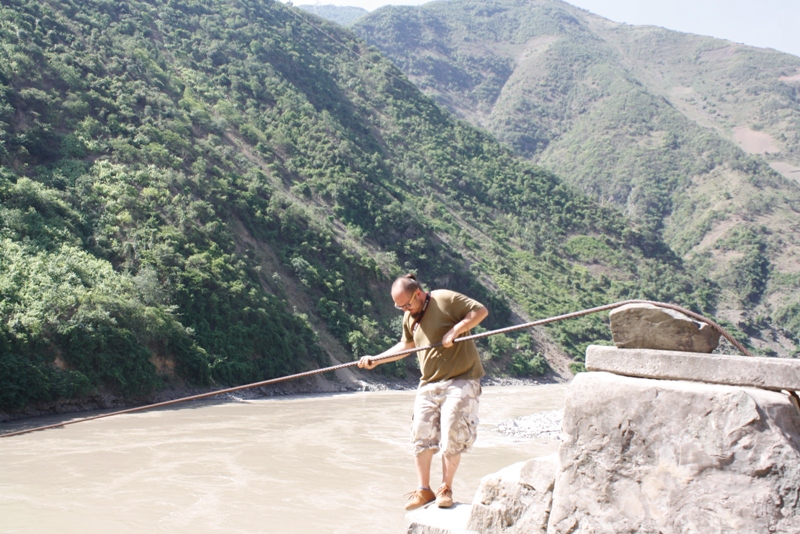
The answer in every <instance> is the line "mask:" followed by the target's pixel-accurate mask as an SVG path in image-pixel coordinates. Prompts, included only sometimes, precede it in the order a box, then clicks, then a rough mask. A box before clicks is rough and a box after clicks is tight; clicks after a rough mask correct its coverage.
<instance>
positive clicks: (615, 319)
mask: <svg viewBox="0 0 800 534" xmlns="http://www.w3.org/2000/svg"><path fill="white" fill-rule="evenodd" d="M609 319H610V320H611V335H612V337H613V339H614V345H616V346H617V347H618V348H621V349H656V350H679V351H686V352H705V353H709V352H711V351H713V350H714V349H715V348H717V345H719V332H717V331H716V330H714V329H713V328H711V327H710V326H709V325H708V324H706V323H702V322H699V321H695V320H694V319H692V318H691V317H688V316H686V315H684V314H682V313H680V312H677V311H675V310H670V309H667V308H660V307H658V306H654V305H652V304H626V305H625V306H621V307H619V308H616V309H614V310H611V312H610V313H609Z"/></svg>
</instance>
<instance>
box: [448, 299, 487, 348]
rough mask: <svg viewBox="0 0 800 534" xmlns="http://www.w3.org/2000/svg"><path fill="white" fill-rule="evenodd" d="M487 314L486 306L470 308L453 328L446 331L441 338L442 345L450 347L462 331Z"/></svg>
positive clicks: (468, 328)
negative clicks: (475, 308)
mask: <svg viewBox="0 0 800 534" xmlns="http://www.w3.org/2000/svg"><path fill="white" fill-rule="evenodd" d="M488 316H489V310H487V309H486V308H478V309H477V310H472V311H471V312H469V313H468V314H467V315H465V316H464V318H463V319H461V320H460V321H459V322H457V323H456V324H454V325H453V328H451V329H450V330H448V331H447V333H446V334H445V335H444V337H443V338H442V346H443V347H444V348H450V347H452V346H453V341H455V339H456V338H457V337H458V336H460V335H461V334H463V333H464V332H468V331H469V330H471V329H472V328H474V327H476V326H478V325H479V324H481V321H483V320H484V319H486V317H488Z"/></svg>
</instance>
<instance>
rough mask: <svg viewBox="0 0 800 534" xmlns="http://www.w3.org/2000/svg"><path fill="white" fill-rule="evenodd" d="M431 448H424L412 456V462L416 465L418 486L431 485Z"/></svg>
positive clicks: (428, 486) (426, 486)
mask: <svg viewBox="0 0 800 534" xmlns="http://www.w3.org/2000/svg"><path fill="white" fill-rule="evenodd" d="M434 452H436V451H434V450H433V449H425V450H424V451H422V452H421V453H419V454H417V455H416V456H414V463H415V465H416V466H417V480H418V481H419V487H420V488H430V487H431V461H432V460H433V453H434Z"/></svg>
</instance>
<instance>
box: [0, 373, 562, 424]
mask: <svg viewBox="0 0 800 534" xmlns="http://www.w3.org/2000/svg"><path fill="white" fill-rule="evenodd" d="M325 374H328V373H325ZM325 374H319V375H315V376H313V377H310V378H303V379H297V380H290V381H286V382H281V383H278V384H273V385H269V386H261V387H256V388H252V389H244V390H240V391H237V392H234V393H222V394H220V395H219V396H215V397H210V398H211V399H214V400H219V401H225V400H228V401H234V402H236V401H241V400H254V399H261V398H268V397H275V396H284V395H301V394H313V393H347V392H357V391H402V390H412V389H416V387H417V384H418V381H419V379H418V377H414V378H409V379H405V380H402V379H393V378H387V377H383V376H381V375H379V374H377V373H366V372H359V371H349V372H348V373H346V374H343V373H337V374H336V376H335V377H334V378H333V379H330V378H326V376H325ZM331 374H333V373H331ZM561 383H565V381H564V380H563V379H562V378H561V377H560V376H559V375H556V374H553V373H550V374H548V375H545V376H541V377H536V378H512V377H494V376H489V375H487V376H485V377H483V379H482V380H481V385H483V386H504V387H507V386H538V385H547V384H561ZM220 389H225V388H224V387H206V388H197V387H189V386H176V387H171V388H166V389H164V390H161V391H159V392H156V393H153V394H152V395H149V396H147V397H142V398H138V399H130V398H123V397H119V396H116V395H113V394H111V393H108V392H100V393H98V394H97V395H92V396H88V397H83V398H78V399H62V400H60V401H54V402H48V403H40V404H34V405H31V406H28V407H26V408H25V409H23V410H20V411H18V412H0V423H3V422H9V421H16V420H25V419H33V418H36V417H43V416H52V415H72V414H77V413H81V412H90V411H103V410H124V409H128V408H135V407H139V406H146V405H148V404H155V403H160V402H166V401H171V400H177V399H182V398H184V397H190V396H194V395H202V394H206V393H212V392H214V391H216V390H220Z"/></svg>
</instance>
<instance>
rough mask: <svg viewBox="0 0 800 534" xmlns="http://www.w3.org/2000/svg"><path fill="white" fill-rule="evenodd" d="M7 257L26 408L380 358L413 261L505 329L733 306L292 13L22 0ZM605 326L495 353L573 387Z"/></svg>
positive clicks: (6, 90)
mask: <svg viewBox="0 0 800 534" xmlns="http://www.w3.org/2000/svg"><path fill="white" fill-rule="evenodd" d="M308 20H313V24H309V23H308V22H307V21H308ZM321 28H324V32H321V31H320V29H321ZM331 37H333V39H332V38H331ZM0 247H2V253H0V318H2V321H0V410H6V411H8V410H19V409H22V408H24V407H25V406H30V405H32V404H38V405H42V403H48V402H56V403H58V402H64V399H69V398H92V397H94V396H97V395H107V394H112V395H117V396H121V397H123V398H126V399H137V398H138V399H143V398H146V397H147V396H148V395H151V394H152V393H153V392H155V391H159V390H161V389H163V388H165V387H174V386H182V385H186V384H195V385H200V386H206V387H207V386H210V385H227V384H239V383H244V382H249V381H255V380H261V379H265V378H269V377H275V376H280V375H284V374H287V373H291V372H295V371H299V370H303V369H308V368H313V367H317V366H320V365H327V364H328V362H329V361H330V359H331V358H334V359H337V360H346V359H351V358H353V357H355V356H356V355H362V354H365V353H374V352H376V351H379V350H382V349H384V348H386V347H387V346H389V345H391V344H392V343H394V341H395V340H396V338H397V335H398V332H397V325H398V321H399V317H398V313H397V312H396V310H394V308H393V307H392V306H391V301H390V299H389V298H388V294H387V287H388V282H389V281H390V280H391V278H392V277H394V276H397V275H398V274H400V273H402V272H404V271H407V270H418V271H419V273H420V276H421V277H422V279H423V280H424V281H426V282H427V284H428V285H429V286H431V287H451V288H455V289H459V290H462V291H464V292H466V293H469V294H470V295H472V296H474V297H476V298H478V299H479V300H481V301H483V302H485V303H486V304H487V305H488V306H489V307H490V308H491V311H492V314H491V316H490V321H489V322H488V323H487V325H486V326H487V327H499V326H505V325H507V324H509V323H510V322H511V321H513V320H516V319H518V318H520V317H521V318H528V317H542V316H547V315H552V314H555V313H563V312H565V311H570V310H575V309H580V308H584V307H587V306H591V305H597V304H601V303H606V302H610V301H613V300H618V299H620V298H634V297H645V298H651V299H658V300H667V301H673V302H677V303H682V304H684V305H687V306H691V307H693V308H695V309H697V310H702V311H706V312H709V311H712V310H713V306H714V299H715V292H714V291H715V290H714V287H713V286H711V285H709V284H708V283H707V282H705V281H704V280H703V279H702V277H700V276H697V275H696V274H695V273H692V272H687V271H686V270H685V269H684V268H683V265H682V262H681V260H680V259H679V258H677V257H676V256H674V255H672V254H671V252H670V251H669V249H668V248H667V247H666V245H665V244H664V243H663V242H662V241H660V240H659V239H657V238H654V237H653V236H651V235H647V234H643V233H641V232H638V231H636V230H635V229H633V228H631V227H630V226H629V225H628V223H627V221H626V220H625V219H624V218H623V217H622V216H621V215H620V214H619V213H618V212H616V211H614V210H612V209H609V208H603V207H601V206H599V205H597V204H596V203H595V202H593V201H591V200H589V199H588V198H587V197H584V196H582V195H580V194H578V193H575V192H574V191H573V190H571V189H570V188H569V187H567V186H565V185H564V184H562V183H561V182H560V181H559V180H558V179H557V178H556V177H555V176H554V175H552V174H551V173H549V172H546V171H544V170H542V169H541V168H538V167H533V166H531V165H530V164H528V163H525V162H523V161H522V160H520V159H519V158H517V157H516V156H514V155H513V154H512V153H511V152H510V151H509V150H507V149H504V148H502V147H501V146H500V145H498V144H497V143H496V142H495V141H493V140H492V138H490V137H489V136H488V135H486V134H484V133H482V132H481V131H479V130H477V129H475V128H474V127H472V126H470V125H469V124H467V123H465V122H463V121H459V120H457V119H455V118H454V117H453V116H451V115H449V114H448V113H447V112H445V111H443V110H442V109H441V108H439V107H437V106H436V105H435V104H434V103H433V102H432V101H431V100H429V99H428V98H426V97H424V96H423V95H422V94H421V93H420V92H419V91H418V89H417V88H416V87H415V86H413V85H412V84H411V83H409V82H408V81H407V80H406V79H405V78H404V77H403V76H402V75H401V73H400V72H399V71H398V70H397V69H396V68H395V67H394V66H393V65H392V64H391V63H390V62H389V61H387V60H386V59H384V58H383V57H382V56H380V55H379V54H378V53H376V52H374V51H372V50H369V49H368V48H367V47H365V46H364V45H363V43H362V42H360V41H358V40H356V39H355V38H354V36H353V35H352V34H351V33H350V32H348V31H346V30H343V29H341V28H340V27H337V26H335V25H332V24H328V23H325V22H324V21H322V20H321V19H318V18H315V17H313V16H311V15H309V14H307V13H306V14H303V16H299V15H298V13H296V12H294V11H293V10H292V9H291V8H289V7H287V6H284V5H283V4H281V3H279V2H270V1H258V2H252V1H247V0H239V1H231V0H206V1H194V0H165V1H163V2H161V1H150V2H144V1H133V0H131V1H123V2H108V1H105V0H87V1H84V2H81V3H74V2H72V1H71V0H61V1H53V2H48V3H40V2H35V1H33V0H11V1H7V2H4V3H3V4H2V7H1V8H0ZM608 336H609V333H608V330H607V328H606V326H605V325H604V323H603V319H602V318H601V317H590V318H585V319H581V320H578V321H574V322H571V323H563V324H560V325H558V326H555V327H553V328H552V329H550V330H549V333H548V334H547V335H544V334H542V333H538V334H536V335H535V336H533V337H531V336H527V335H523V336H520V337H519V338H518V339H517V340H516V341H513V340H508V339H506V340H503V339H502V338H493V339H496V341H494V342H492V344H491V345H490V346H489V348H488V349H486V354H485V356H486V358H487V365H488V366H489V367H490V368H492V369H494V370H495V371H496V372H507V373H518V374H526V373H533V372H541V371H542V370H543V369H544V367H545V363H544V361H545V360H544V359H543V355H544V356H546V357H547V358H548V359H550V361H551V364H552V365H553V367H554V368H556V370H557V371H559V372H562V373H563V372H568V371H567V370H566V363H560V362H562V360H561V359H559V355H564V354H569V355H570V356H573V357H576V358H577V359H578V361H577V362H576V363H578V362H579V361H580V357H581V355H582V353H583V347H584V346H585V344H586V343H588V342H591V341H595V340H601V341H602V340H607V339H608ZM553 342H555V343H556V344H557V346H556V345H555V344H554V343H553ZM565 351H566V352H565ZM381 369H382V370H383V372H385V373H389V374H395V375H397V376H403V375H404V374H405V373H407V372H410V369H409V368H408V367H407V366H406V365H405V364H402V363H401V364H397V365H394V366H388V365H387V366H382V367H381Z"/></svg>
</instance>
